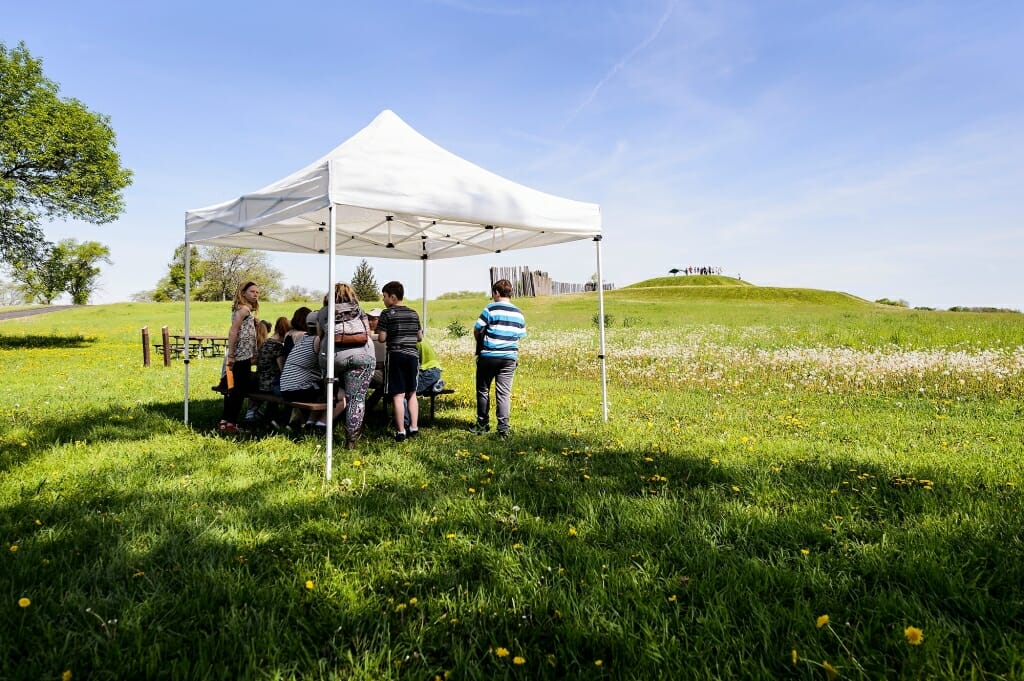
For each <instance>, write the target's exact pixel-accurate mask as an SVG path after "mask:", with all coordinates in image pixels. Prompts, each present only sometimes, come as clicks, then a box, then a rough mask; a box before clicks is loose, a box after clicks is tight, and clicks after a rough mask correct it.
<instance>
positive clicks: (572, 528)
mask: <svg viewBox="0 0 1024 681" xmlns="http://www.w3.org/2000/svg"><path fill="white" fill-rule="evenodd" d="M577 534H579V532H577V531H576V528H575V527H572V526H570V527H569V536H570V537H575V536H576V535H577Z"/></svg>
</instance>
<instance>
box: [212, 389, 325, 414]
mask: <svg viewBox="0 0 1024 681" xmlns="http://www.w3.org/2000/svg"><path fill="white" fill-rule="evenodd" d="M210 390H212V391H213V392H215V393H220V394H221V395H226V394H227V390H225V389H224V388H222V387H221V386H219V385H214V386H210ZM245 396H246V398H248V399H249V400H251V401H253V402H267V403H268V404H280V405H283V406H285V407H292V408H294V409H306V410H308V411H327V403H326V402H289V401H288V400H286V399H284V398H283V397H280V396H279V395H275V394H274V393H261V392H259V391H254V392H247V393H246V394H245Z"/></svg>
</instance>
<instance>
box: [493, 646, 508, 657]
mask: <svg viewBox="0 0 1024 681" xmlns="http://www.w3.org/2000/svg"><path fill="white" fill-rule="evenodd" d="M494 654H495V655H497V656H498V657H508V648H495V649H494Z"/></svg>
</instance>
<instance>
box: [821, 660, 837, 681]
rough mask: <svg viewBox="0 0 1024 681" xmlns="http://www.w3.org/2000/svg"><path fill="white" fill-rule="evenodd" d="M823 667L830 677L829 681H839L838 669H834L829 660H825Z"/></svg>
mask: <svg viewBox="0 0 1024 681" xmlns="http://www.w3.org/2000/svg"><path fill="white" fill-rule="evenodd" d="M821 666H822V667H824V669H825V673H826V674H827V675H828V678H829V681H832V680H833V679H838V678H839V670H838V669H836V668H835V667H833V666H832V665H830V664H829V663H828V660H825V661H824V662H822V663H821Z"/></svg>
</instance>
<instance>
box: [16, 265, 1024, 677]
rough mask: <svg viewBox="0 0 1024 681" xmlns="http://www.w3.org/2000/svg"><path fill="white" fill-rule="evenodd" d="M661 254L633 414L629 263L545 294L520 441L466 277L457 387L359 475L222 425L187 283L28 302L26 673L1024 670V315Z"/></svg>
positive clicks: (373, 434)
mask: <svg viewBox="0 0 1024 681" xmlns="http://www.w3.org/2000/svg"><path fill="white" fill-rule="evenodd" d="M666 279H684V278H683V277H674V278H666ZM691 279H696V278H691ZM648 283H649V284H650V285H646V286H636V287H629V288H625V289H621V290H618V291H613V292H609V294H608V295H607V296H606V313H607V315H608V319H609V321H610V326H609V328H608V331H607V342H608V362H607V369H608V390H609V401H610V419H609V421H608V422H607V423H603V422H602V420H601V411H602V409H601V390H600V377H601V369H600V364H599V362H598V361H597V354H598V343H597V333H596V327H595V325H594V320H595V319H596V316H595V314H596V296H595V294H586V295H578V296H564V297H553V298H550V297H549V298H538V299H530V300H522V301H518V302H520V304H521V305H522V307H523V309H524V312H525V313H526V315H527V319H528V322H529V325H530V336H529V338H528V339H527V340H526V341H525V342H524V347H523V353H522V357H521V363H520V369H519V372H518V373H517V376H516V382H515V389H514V396H513V414H512V425H513V430H514V434H513V437H512V438H511V439H510V440H508V441H504V440H500V439H497V438H495V437H488V436H474V435H472V434H470V433H469V432H467V431H466V430H465V429H466V428H467V427H468V426H469V425H471V423H472V420H473V414H474V402H473V387H472V386H473V363H472V354H473V352H472V342H471V340H470V339H469V337H463V338H454V337H450V336H449V335H448V334H447V333H446V331H445V329H446V327H448V326H449V325H451V324H452V323H453V322H454V323H455V324H456V325H464V327H465V328H466V329H468V328H469V326H470V325H471V324H472V321H473V319H474V318H475V316H476V314H477V313H478V312H479V309H480V307H481V306H482V305H483V303H484V302H486V301H485V299H483V298H482V297H481V299H480V300H472V299H468V300H461V299H460V300H439V301H432V302H431V305H430V312H429V335H430V336H431V337H432V338H433V339H434V340H435V345H436V346H437V348H438V350H439V352H440V354H441V357H442V361H443V362H444V366H445V372H444V374H445V380H446V382H447V384H448V385H449V387H453V388H455V390H456V394H455V395H452V396H449V397H448V398H447V399H446V401H445V402H443V403H440V406H439V410H438V414H437V419H436V422H435V423H433V424H428V426H427V427H426V428H425V429H424V434H423V436H422V437H420V438H419V439H418V440H414V441H411V442H407V443H403V444H402V445H396V444H395V443H393V442H392V441H391V440H390V439H388V437H387V430H386V427H385V425H384V424H381V423H372V424H371V425H370V426H369V432H368V434H367V436H366V437H365V439H364V440H363V441H362V442H361V443H360V449H359V450H358V451H356V452H346V451H344V450H342V449H337V450H335V462H334V463H335V466H334V471H333V473H334V475H333V479H332V480H331V481H330V482H327V481H326V480H325V477H324V449H323V443H322V441H318V440H316V439H313V438H307V439H299V440H290V439H287V438H285V437H283V436H281V435H273V436H266V437H261V438H258V437H243V438H239V439H232V438H221V437H217V436H216V435H214V434H213V432H212V427H213V425H214V424H215V423H216V420H217V419H218V418H219V414H220V406H221V402H220V400H219V399H216V398H217V396H216V395H215V394H214V393H212V392H211V391H210V389H209V386H210V385H212V384H213V383H215V382H216V379H217V377H218V376H219V366H220V365H219V360H216V359H197V360H194V361H193V362H192V363H191V371H190V399H191V410H190V416H191V424H190V425H189V426H186V425H184V424H183V423H182V397H183V375H182V366H181V362H180V361H176V362H174V365H173V366H172V367H170V368H165V367H163V366H162V365H160V363H159V361H158V360H156V358H155V361H154V366H152V367H150V368H142V353H141V347H140V329H141V328H142V327H143V326H148V327H149V328H150V330H151V333H153V335H154V336H155V337H156V336H159V329H160V327H161V326H162V325H168V326H169V327H170V331H171V332H172V333H175V332H179V331H180V330H181V327H182V324H183V307H182V306H181V305H175V304H142V303H139V304H121V305H111V306H96V307H88V308H76V309H73V310H67V311H63V312H58V313H52V314H45V315H38V316H34V317H26V318H23V319H14V320H8V321H3V322H0V361H2V363H3V367H4V373H3V376H4V381H3V384H2V387H0V533H2V535H3V536H2V541H3V544H2V546H0V548H2V551H0V554H2V555H0V562H2V567H0V608H2V612H3V616H2V618H0V633H2V636H0V679H60V678H62V675H65V674H66V673H67V672H70V678H74V679H128V678H172V679H176V678H182V679H184V678H188V679H194V678H202V679H240V678H256V679H291V678H303V679H435V678H440V679H493V678H498V679H538V678H550V679H562V678H586V679H605V678H614V679H657V678H664V679H691V678H693V679H696V678H708V679H711V678H727V679H729V678H735V679H762V678H763V679H775V678H806V679H826V678H829V675H830V674H838V677H839V678H853V679H879V678H903V679H924V678H927V679H965V678H973V679H1019V678H1024V587H1022V585H1024V512H1022V511H1024V503H1022V501H1024V500H1022V494H1021V488H1022V485H1024V445H1022V442H1024V418H1022V416H1024V414H1022V412H1024V406H1022V405H1024V315H1021V314H1012V313H993V314H981V313H954V312H929V311H912V310H905V309H898V308H892V307H889V306H881V305H875V304H872V303H868V302H865V301H862V300H860V299H857V298H854V297H852V296H847V295H845V294H838V293H830V292H824V291H810V290H805V289H766V288H760V287H753V286H746V285H723V284H726V283H728V282H719V283H714V282H708V283H705V284H700V283H694V282H693V281H691V282H689V283H688V284H686V285H684V284H678V283H676V284H673V283H671V282H665V281H664V280H654V281H652V282H648ZM413 305H414V306H415V307H416V308H417V309H419V306H418V304H416V303H413ZM294 307H295V305H294V304H291V305H284V304H265V305H264V309H263V310H262V314H261V316H262V317H264V318H268V319H273V318H274V317H276V316H277V315H281V314H283V315H285V316H290V314H291V312H292V309H293V308H294ZM227 322H228V309H227V306H226V305H225V304H195V305H193V307H192V323H191V327H192V331H193V332H194V333H223V332H224V331H225V329H226V328H227ZM824 616H827V618H826V617H824ZM919 634H923V639H920V638H919Z"/></svg>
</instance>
